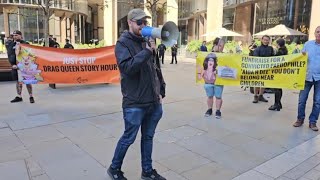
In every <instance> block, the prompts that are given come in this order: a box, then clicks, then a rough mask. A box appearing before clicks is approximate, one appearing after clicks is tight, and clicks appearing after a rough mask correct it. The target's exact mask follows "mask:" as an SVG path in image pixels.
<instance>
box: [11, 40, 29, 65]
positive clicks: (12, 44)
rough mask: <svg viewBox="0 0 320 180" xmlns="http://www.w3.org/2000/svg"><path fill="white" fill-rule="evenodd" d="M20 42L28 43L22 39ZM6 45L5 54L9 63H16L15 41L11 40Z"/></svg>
mask: <svg viewBox="0 0 320 180" xmlns="http://www.w3.org/2000/svg"><path fill="white" fill-rule="evenodd" d="M20 44H29V43H28V42H26V41H24V40H20ZM6 47H7V54H8V60H9V62H10V64H11V65H17V57H16V42H14V41H11V42H10V43H8V45H7V44H6Z"/></svg>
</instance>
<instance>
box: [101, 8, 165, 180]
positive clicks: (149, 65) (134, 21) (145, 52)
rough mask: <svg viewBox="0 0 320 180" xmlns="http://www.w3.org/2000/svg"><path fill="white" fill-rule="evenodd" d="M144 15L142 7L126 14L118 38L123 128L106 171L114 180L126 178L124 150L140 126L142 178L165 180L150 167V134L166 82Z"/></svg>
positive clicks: (159, 113) (116, 49)
mask: <svg viewBox="0 0 320 180" xmlns="http://www.w3.org/2000/svg"><path fill="white" fill-rule="evenodd" d="M147 18H150V16H147V15H146V14H145V12H144V11H143V10H141V9H133V10H131V11H130V12H129V13H128V25H129V31H125V32H124V33H123V34H122V35H121V37H120V38H119V39H118V41H117V44H116V47H115V55H116V58H117V63H118V66H119V69H120V74H121V91H122V95H123V100H122V108H123V117H124V123H125V131H124V133H123V135H122V137H121V138H120V140H119V142H118V144H117V147H116V150H115V153H114V156H113V159H112V163H111V165H110V167H109V168H108V171H107V173H108V174H109V176H110V177H111V178H112V179H113V180H126V179H127V178H125V177H124V175H123V174H124V173H123V172H122V171H121V166H122V163H123V159H124V157H125V155H126V152H127V150H128V148H129V146H130V145H131V144H133V143H134V141H135V139H136V136H137V133H138V131H139V129H140V127H141V164H142V174H141V178H142V179H144V180H166V179H165V178H164V177H162V176H161V175H159V174H158V173H157V171H156V170H155V169H153V167H152V158H151V155H152V147H153V136H154V133H155V129H156V127H157V124H158V122H159V120H160V119H161V117H162V98H163V97H164V96H165V83H164V80H163V77H162V74H161V70H160V69H158V68H157V67H156V66H155V64H154V63H153V60H154V55H155V48H156V44H155V40H154V39H153V38H152V37H153V36H147V37H148V41H147V42H146V38H145V37H143V33H142V31H143V28H145V27H146V25H147V20H146V19H147Z"/></svg>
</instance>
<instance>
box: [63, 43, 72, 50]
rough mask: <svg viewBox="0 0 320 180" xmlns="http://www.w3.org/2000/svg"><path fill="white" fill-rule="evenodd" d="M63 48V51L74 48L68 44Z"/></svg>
mask: <svg viewBox="0 0 320 180" xmlns="http://www.w3.org/2000/svg"><path fill="white" fill-rule="evenodd" d="M63 48H64V49H74V47H73V46H72V44H70V43H66V44H65V45H64V47H63Z"/></svg>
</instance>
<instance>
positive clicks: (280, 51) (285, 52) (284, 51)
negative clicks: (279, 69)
mask: <svg viewBox="0 0 320 180" xmlns="http://www.w3.org/2000/svg"><path fill="white" fill-rule="evenodd" d="M284 55H288V49H287V48H286V47H281V48H279V49H278V51H277V54H276V56H284Z"/></svg>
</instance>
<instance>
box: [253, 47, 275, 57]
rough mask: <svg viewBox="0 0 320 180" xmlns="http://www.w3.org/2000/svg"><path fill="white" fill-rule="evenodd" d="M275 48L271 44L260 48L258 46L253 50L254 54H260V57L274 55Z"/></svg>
mask: <svg viewBox="0 0 320 180" xmlns="http://www.w3.org/2000/svg"><path fill="white" fill-rule="evenodd" d="M274 55H275V54H274V50H273V48H272V47H271V46H265V45H261V46H259V47H258V48H256V49H255V50H254V52H253V56H258V57H270V56H274Z"/></svg>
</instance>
